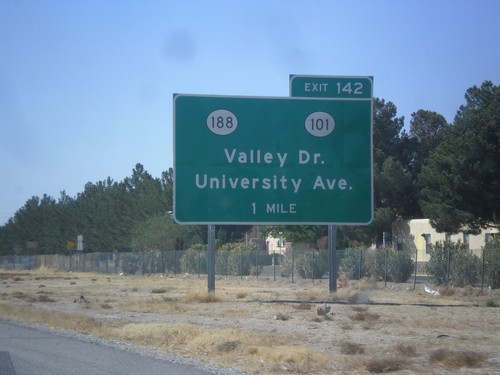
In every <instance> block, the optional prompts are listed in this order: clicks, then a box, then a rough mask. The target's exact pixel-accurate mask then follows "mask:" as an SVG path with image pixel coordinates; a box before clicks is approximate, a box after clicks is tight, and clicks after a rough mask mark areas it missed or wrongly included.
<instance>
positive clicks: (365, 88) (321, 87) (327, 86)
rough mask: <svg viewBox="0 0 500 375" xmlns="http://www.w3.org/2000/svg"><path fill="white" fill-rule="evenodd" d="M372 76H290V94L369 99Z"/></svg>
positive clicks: (371, 88) (296, 95) (371, 91)
mask: <svg viewBox="0 0 500 375" xmlns="http://www.w3.org/2000/svg"><path fill="white" fill-rule="evenodd" d="M372 93H373V78H372V77H348V76H307V75H298V74H292V75H291V76H290V95H291V96H294V97H315V98H338V99H347V100H352V99H355V100H371V99H372V95H373V94H372Z"/></svg>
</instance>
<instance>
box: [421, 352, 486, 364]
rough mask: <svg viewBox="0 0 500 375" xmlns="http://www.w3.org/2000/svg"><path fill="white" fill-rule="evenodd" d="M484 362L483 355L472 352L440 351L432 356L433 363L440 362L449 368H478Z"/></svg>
mask: <svg viewBox="0 0 500 375" xmlns="http://www.w3.org/2000/svg"><path fill="white" fill-rule="evenodd" d="M483 360H484V355H483V354H481V353H477V352H473V351H470V350H462V351H455V350H450V349H438V350H435V351H434V352H432V353H431V356H430V361H431V363H435V362H439V363H441V364H442V365H444V366H446V367H449V368H462V367H476V366H478V365H479V364H480V363H481V362H482V361H483Z"/></svg>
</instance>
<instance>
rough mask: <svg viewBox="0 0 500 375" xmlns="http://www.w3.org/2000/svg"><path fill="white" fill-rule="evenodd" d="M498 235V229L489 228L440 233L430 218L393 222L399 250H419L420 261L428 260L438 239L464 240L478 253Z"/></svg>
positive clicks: (395, 243)
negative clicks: (431, 246) (469, 231)
mask: <svg viewBox="0 0 500 375" xmlns="http://www.w3.org/2000/svg"><path fill="white" fill-rule="evenodd" d="M496 235H498V229H495V228H489V229H485V230H483V231H482V232H481V233H480V234H478V235H473V234H467V233H457V234H448V233H438V232H436V230H435V229H434V228H432V226H431V224H430V222H429V219H413V220H399V221H395V222H394V223H393V224H392V244H393V247H394V248H395V249H398V250H403V249H404V250H410V251H413V252H417V251H418V252H417V254H418V258H417V259H418V261H419V262H427V261H428V260H429V256H430V245H431V244H435V243H436V242H438V241H441V242H443V241H453V242H458V241H460V242H462V243H464V244H466V246H467V247H468V248H469V249H470V250H471V251H473V252H474V253H475V254H476V255H478V256H480V255H481V249H482V248H483V247H484V245H485V244H486V243H487V242H489V241H491V240H492V239H493V237H494V236H496Z"/></svg>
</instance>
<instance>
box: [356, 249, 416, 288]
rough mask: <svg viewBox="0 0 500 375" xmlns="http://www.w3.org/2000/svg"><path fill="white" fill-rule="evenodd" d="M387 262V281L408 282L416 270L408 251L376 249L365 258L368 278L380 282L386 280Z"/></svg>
mask: <svg viewBox="0 0 500 375" xmlns="http://www.w3.org/2000/svg"><path fill="white" fill-rule="evenodd" d="M386 257H387V259H386ZM386 261H387V281H393V282H406V281H407V280H408V279H409V278H410V276H411V275H412V273H413V270H414V269H415V268H414V267H415V265H414V262H413V260H412V259H411V255H410V254H409V253H408V252H407V251H398V250H393V249H376V250H373V251H368V252H367V255H366V256H365V261H364V263H365V268H366V270H367V274H368V276H370V277H373V278H375V279H379V280H382V279H384V277H385V273H386Z"/></svg>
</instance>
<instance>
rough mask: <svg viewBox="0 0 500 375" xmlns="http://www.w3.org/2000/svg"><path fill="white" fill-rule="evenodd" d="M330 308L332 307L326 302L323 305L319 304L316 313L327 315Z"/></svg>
mask: <svg viewBox="0 0 500 375" xmlns="http://www.w3.org/2000/svg"><path fill="white" fill-rule="evenodd" d="M330 309H331V307H330V306H329V305H327V304H326V303H325V304H324V305H323V306H319V307H318V308H317V309H316V313H317V314H318V315H326V314H328V313H329V312H330Z"/></svg>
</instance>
